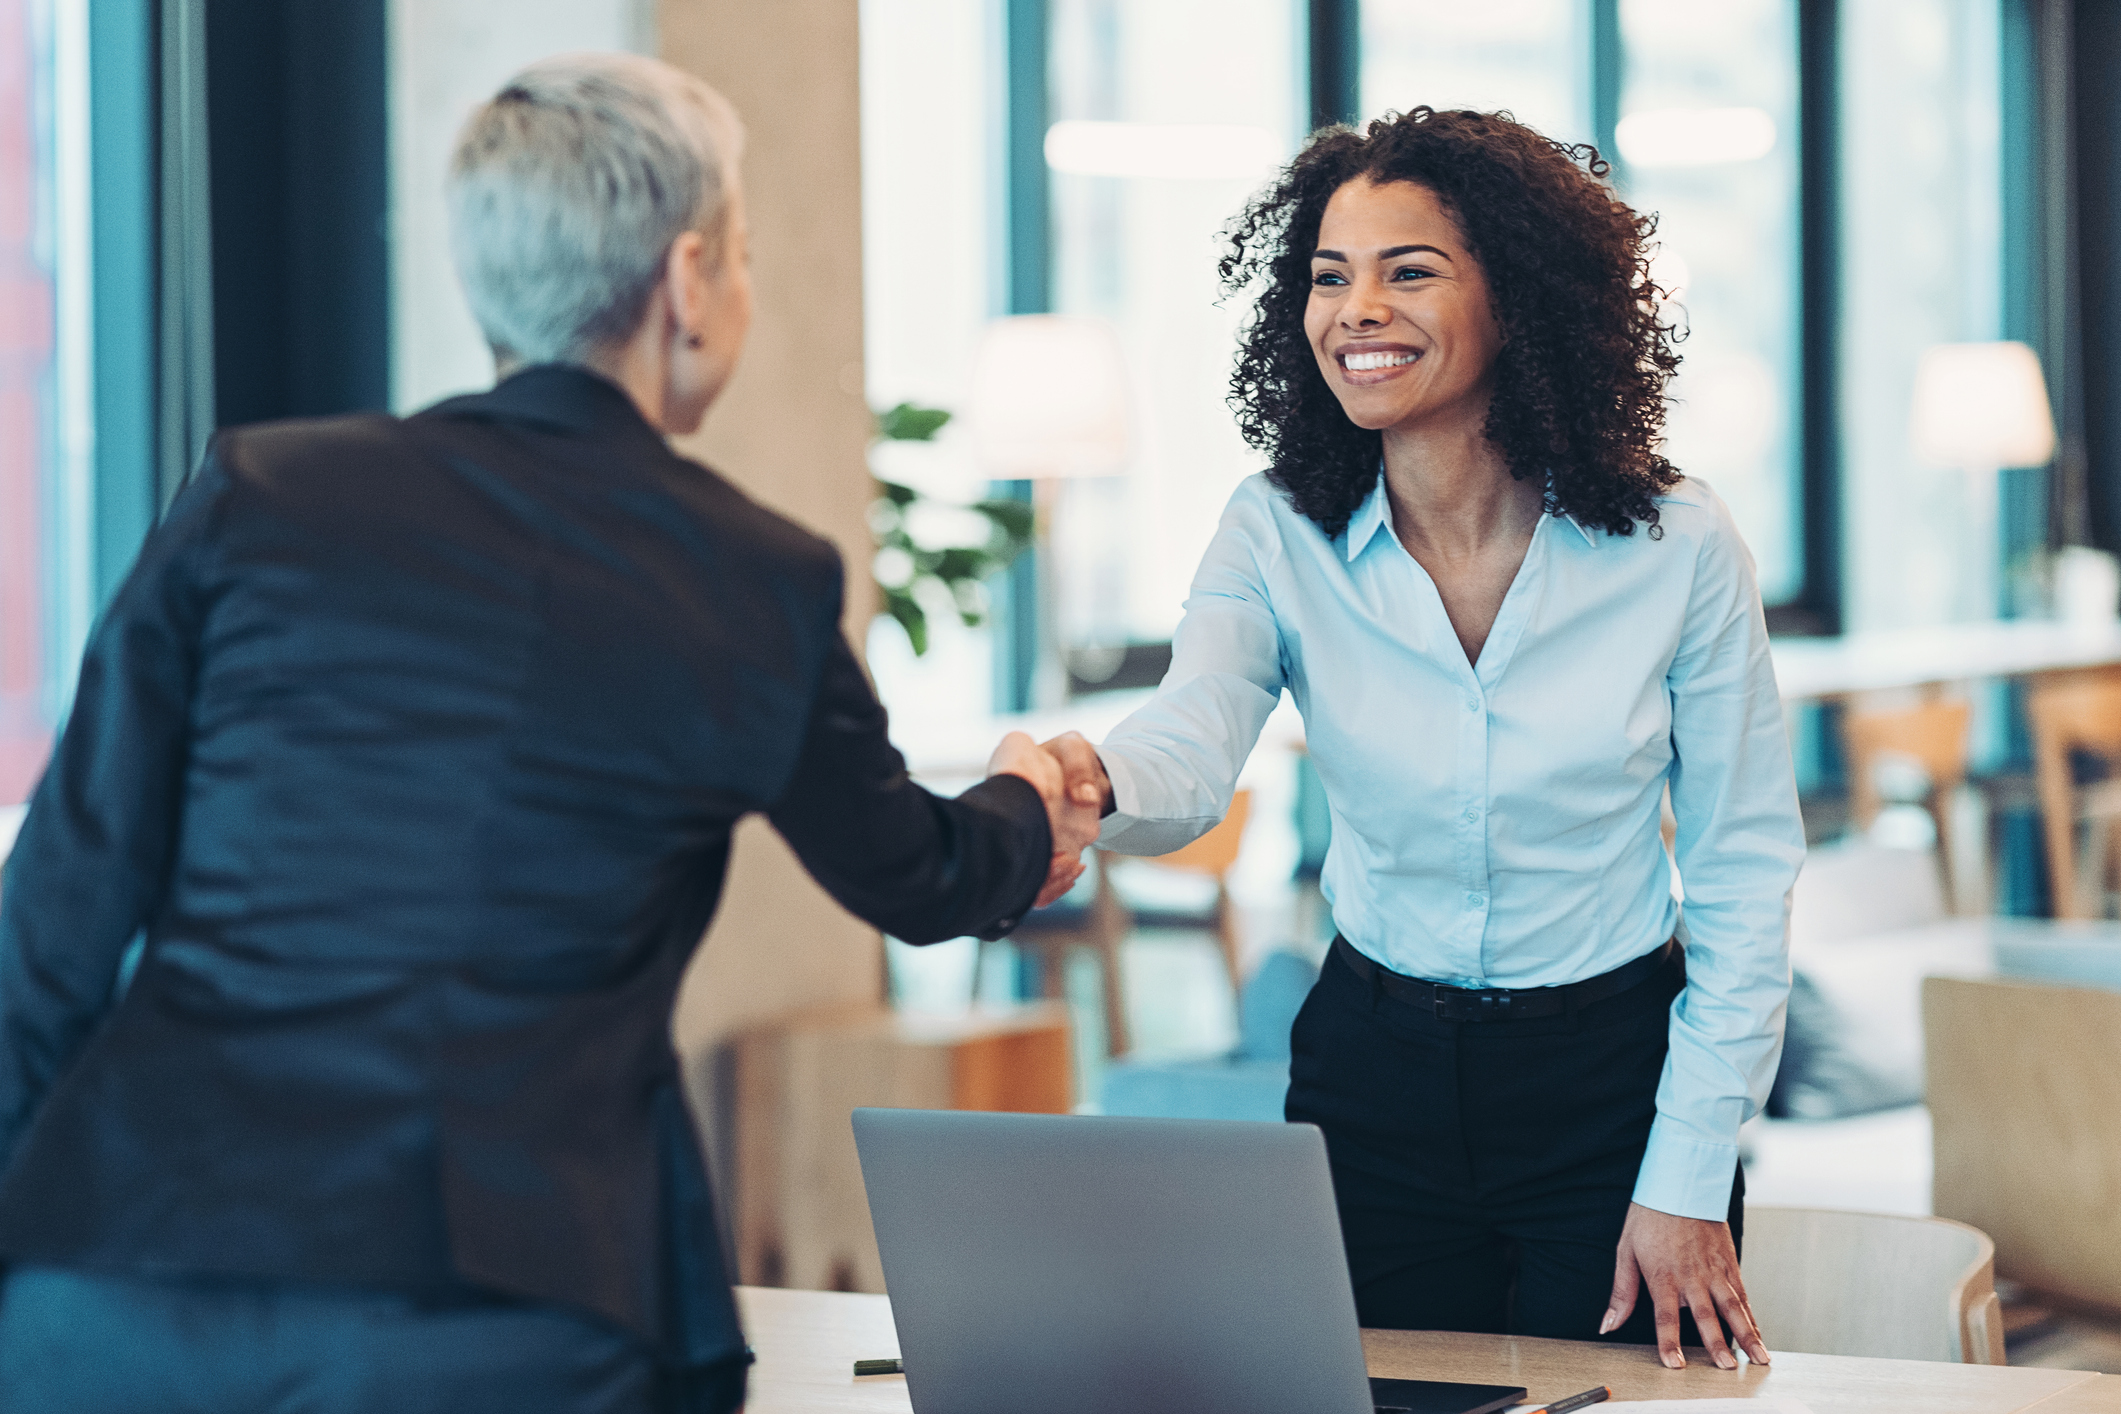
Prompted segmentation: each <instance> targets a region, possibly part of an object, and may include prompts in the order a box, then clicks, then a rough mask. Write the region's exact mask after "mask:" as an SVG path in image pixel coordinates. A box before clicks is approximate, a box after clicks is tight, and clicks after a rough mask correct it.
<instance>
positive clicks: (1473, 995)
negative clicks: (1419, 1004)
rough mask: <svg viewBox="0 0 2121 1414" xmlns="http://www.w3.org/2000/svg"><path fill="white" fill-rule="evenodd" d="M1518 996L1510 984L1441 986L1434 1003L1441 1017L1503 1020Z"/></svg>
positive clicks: (1455, 1019) (1443, 1018)
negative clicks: (1482, 987)
mask: <svg viewBox="0 0 2121 1414" xmlns="http://www.w3.org/2000/svg"><path fill="white" fill-rule="evenodd" d="M1513 1000H1514V997H1513V996H1512V994H1511V993H1510V991H1509V989H1507V988H1491V989H1484V990H1481V991H1477V992H1476V991H1472V990H1470V989H1468V988H1464V987H1437V988H1436V989H1435V994H1434V996H1432V997H1431V999H1430V1006H1431V1008H1432V1009H1433V1010H1434V1011H1435V1013H1436V1019H1437V1020H1438V1021H1501V1020H1504V1019H1506V1018H1507V1017H1508V1016H1509V1014H1510V1003H1511V1002H1512V1001H1513Z"/></svg>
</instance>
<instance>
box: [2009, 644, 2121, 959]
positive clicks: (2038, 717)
mask: <svg viewBox="0 0 2121 1414" xmlns="http://www.w3.org/2000/svg"><path fill="white" fill-rule="evenodd" d="M2026 715H2027V716H2028V717H2029V718H2031V720H2032V728H2033V764H2034V774H2035V779H2036V780H2037V782H2038V784H2039V788H2040V814H2041V817H2042V820H2043V821H2044V823H2045V826H2046V834H2047V876H2048V889H2049V892H2050V894H2052V896H2053V898H2052V902H2053V904H2054V911H2055V916H2056V917H2057V918H2089V917H2092V916H2093V915H2094V913H2095V912H2096V910H2094V909H2093V908H2091V907H2090V906H2089V905H2088V904H2087V902H2086V900H2085V893H2086V890H2085V889H2084V888H2083V887H2082V886H2081V885H2080V884H2079V882H2078V879H2077V820H2078V816H2079V810H2078V799H2077V788H2076V782H2075V780H2074V779H2073V778H2072V775H2071V771H2070V756H2071V754H2072V753H2073V752H2077V751H2088V752H2092V753H2094V754H2096V755H2099V756H2104V757H2107V758H2108V759H2109V760H2113V761H2115V762H2117V763H2121V674H2117V673H2113V672H2101V673H2094V674H2084V675H2079V676H2071V677H2065V678H2059V679H2055V680H2053V681H2048V682H2043V683H2041V684H2040V685H2039V686H2037V687H2035V688H2034V689H2033V691H2032V693H2031V695H2030V697H2028V699H2027V701H2026Z"/></svg>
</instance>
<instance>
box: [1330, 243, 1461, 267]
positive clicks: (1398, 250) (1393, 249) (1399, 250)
mask: <svg viewBox="0 0 2121 1414" xmlns="http://www.w3.org/2000/svg"><path fill="white" fill-rule="evenodd" d="M1417 250H1425V251H1427V252H1428V253H1429V254H1431V255H1434V256H1438V257H1440V258H1442V259H1444V260H1449V259H1450V258H1451V257H1450V255H1449V254H1448V253H1446V252H1444V251H1441V250H1438V249H1437V248H1436V247H1435V246H1432V245H1395V246H1388V247H1386V248H1385V249H1384V250H1381V251H1379V252H1377V258H1378V259H1379V260H1390V259H1392V258H1393V257H1394V256H1398V255H1412V254H1413V253H1414V252H1415V251H1417ZM1311 258H1312V259H1313V260H1338V261H1340V262H1341V263H1342V264H1346V263H1347V260H1348V257H1347V256H1345V255H1343V254H1341V253H1340V252H1339V251H1337V250H1314V251H1312V252H1311Z"/></svg>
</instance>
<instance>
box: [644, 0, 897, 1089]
mask: <svg viewBox="0 0 2121 1414" xmlns="http://www.w3.org/2000/svg"><path fill="white" fill-rule="evenodd" d="M856 17H857V6H856V0H771V3H765V0H661V6H660V12H659V17H658V18H659V21H660V26H661V31H660V33H661V39H660V44H661V53H662V56H663V57H664V58H665V59H667V60H669V61H670V62H671V63H673V64H677V65H679V66H680V67H682V68H685V69H689V70H690V71H692V72H693V73H696V74H698V75H700V76H701V77H702V78H704V79H706V80H707V81H708V82H709V83H712V84H714V85H715V86H716V87H717V88H719V89H721V91H722V92H723V93H725V94H727V95H728V96H729V99H730V101H731V102H733V103H735V104H736V106H737V109H738V110H739V111H740V112H741V113H742V114H743V115H744V122H745V125H746V127H747V128H748V129H749V140H748V145H747V147H746V150H745V156H744V186H745V196H746V200H747V203H748V206H749V209H750V219H751V260H752V276H753V281H754V284H755V285H756V288H757V291H758V316H757V320H756V322H755V324H754V325H753V329H752V334H751V343H750V346H749V348H748V349H747V350H746V352H745V355H744V362H743V364H742V366H741V368H740V369H739V370H738V372H737V376H736V378H735V379H734V380H733V381H732V382H731V383H730V386H729V389H728V391H727V392H726V393H725V394H724V395H723V397H722V399H721V401H720V402H719V403H718V404H717V405H716V406H715V409H714V411H713V412H712V413H711V414H710V415H709V417H708V420H707V425H706V426H705V427H704V428H703V429H702V430H701V432H700V434H699V435H698V436H696V437H693V438H689V439H685V440H684V441H682V442H681V443H680V446H681V447H682V448H683V450H684V451H686V452H687V453H688V454H690V455H693V456H697V457H699V458H701V459H702V460H704V461H706V462H708V463H709V464H710V465H712V466H714V467H715V468H716V469H717V470H719V471H721V472H722V473H723V474H725V475H727V476H728V477H730V478H731V479H732V480H734V481H735V482H736V483H737V484H738V485H740V486H742V487H743V488H744V489H745V490H746V491H748V492H749V493H750V494H751V495H753V496H755V497H757V498H758V499H759V500H761V501H763V502H765V503H766V504H767V505H770V506H772V507H774V508H775V509H777V510H779V511H782V512H784V513H785V514H787V515H790V516H793V517H794V518H795V519H796V520H798V521H800V522H802V523H803V524H804V525H806V526H809V527H810V528H812V529H813V530H816V531H818V532H819V533H821V534H823V535H826V536H828V537H830V538H831V539H832V540H833V541H834V542H835V543H837V544H838V545H839V547H840V552H841V554H842V555H843V556H844V557H845V558H846V562H847V566H848V580H849V596H848V597H849V606H848V607H849V613H848V621H849V623H850V624H853V625H862V624H866V622H867V620H868V618H869V616H870V614H871V612H872V603H873V601H872V598H871V593H873V591H870V590H869V589H868V585H869V579H868V574H867V567H868V564H869V559H870V555H871V553H872V544H871V541H870V537H869V530H868V526H867V523H866V520H865V515H866V512H867V508H868V504H869V500H870V497H871V494H872V492H871V489H870V480H869V472H868V468H867V465H866V461H865V450H866V447H867V444H868V439H869V430H870V429H869V413H868V409H867V407H866V406H865V404H864V402H863V399H862V281H861V271H862V258H861V251H862V247H861V126H860V93H859V89H858V75H859V65H858V60H859V49H858V45H857V29H856ZM856 641H857V642H859V641H860V637H859V635H857V638H856ZM882 975H883V960H882V943H881V941H880V940H879V938H878V937H877V934H876V932H875V930H874V929H872V928H870V927H868V926H867V925H865V924H863V923H862V922H860V921H859V920H857V919H855V918H853V917H851V916H849V915H848V914H847V913H845V912H843V911H842V910H841V909H840V908H839V907H838V905H836V904H834V903H833V902H832V901H831V899H829V898H828V897H826V896H825V894H824V893H823V891H822V890H820V889H819V888H818V887H817V886H816V885H815V884H813V883H812V882H811V881H810V879H809V878H808V876H807V875H805V874H804V873H803V871H802V868H801V866H800V865H798V864H797V863H796V861H795V858H794V856H793V855H792V854H791V853H790V852H789V851H788V849H787V847H786V846H784V845H783V844H782V843H781V841H780V839H779V837H778V836H777V835H775V834H774V833H773V832H772V831H771V830H770V829H768V828H766V827H765V826H764V825H763V824H761V823H760V822H758V821H752V822H750V823H749V824H748V825H747V826H746V828H745V830H744V831H743V832H742V833H741V834H740V835H739V840H738V848H737V853H736V860H735V864H734V868H733V870H732V873H731V878H730V881H729V889H728V893H727V895H726V896H725V897H724V899H723V902H722V910H721V913H720V915H719V917H718V918H717V919H716V921H715V924H714V927H713V929H712V930H711V931H710V933H709V934H708V939H707V945H706V947H705V948H703V949H702V950H701V954H700V957H699V958H698V960H697V961H696V962H695V963H694V965H693V969H692V974H691V976H690V977H688V978H687V980H686V985H685V990H684V992H683V993H682V994H681V996H680V997H679V1000H678V1012H677V1020H676V1036H677V1042H678V1047H679V1050H680V1052H681V1053H682V1054H684V1055H685V1056H686V1057H687V1058H688V1061H689V1062H691V1068H692V1070H693V1072H694V1075H693V1078H694V1082H695V1085H696V1086H697V1087H704V1086H705V1085H707V1084H708V1083H709V1082H708V1077H707V1065H706V1061H707V1059H708V1057H709V1055H710V1053H711V1051H712V1049H713V1047H714V1046H715V1044H716V1043H718V1042H719V1041H720V1040H722V1039H723V1038H725V1037H727V1036H728V1035H729V1034H730V1033H731V1032H733V1031H735V1030H737V1029H740V1028H741V1027H743V1026H745V1025H747V1024H749V1023H752V1022H755V1021H758V1020H761V1019H764V1018H767V1017H771V1016H777V1015H782V1014H785V1013H787V1012H790V1011H794V1010H797V1009H799V1008H803V1007H808V1006H814V1005H821V1004H828V1003H834V1002H846V1001H862V1000H871V999H875V998H877V997H878V996H879V995H880V993H881V990H882ZM695 1095H696V1097H698V1098H700V1099H703V1100H705V1099H707V1098H708V1096H707V1094H706V1092H705V1090H704V1089H699V1088H696V1090H695Z"/></svg>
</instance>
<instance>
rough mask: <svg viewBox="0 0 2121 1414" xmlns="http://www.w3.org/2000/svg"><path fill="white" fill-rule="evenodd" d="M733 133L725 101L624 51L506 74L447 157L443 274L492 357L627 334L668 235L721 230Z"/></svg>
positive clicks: (546, 354) (552, 356)
mask: <svg viewBox="0 0 2121 1414" xmlns="http://www.w3.org/2000/svg"><path fill="white" fill-rule="evenodd" d="M743 140H744V129H743V124H742V122H741V121H740V120H739V119H738V118H737V115H736V110H735V109H734V108H732V107H730V105H729V100H728V99H726V98H724V97H722V95H721V94H719V93H717V92H715V91H714V89H713V88H711V87H709V86H708V85H707V84H706V83H704V82H702V81H701V80H699V79H697V78H695V77H693V76H692V75H691V74H688V73H685V72H683V71H682V70H679V69H674V68H672V67H671V66H670V65H668V64H664V63H659V62H657V61H656V60H654V59H647V58H643V57H641V56H639V55H636V54H571V55H567V56H564V57H561V58H557V59H547V60H545V61H544V62H542V63H538V64H533V65H532V66H531V67H529V68H527V69H525V70H524V71H523V72H522V73H520V74H517V75H516V76H515V77H514V78H513V79H510V80H509V81H508V83H507V85H506V86H504V87H503V88H502V89H501V91H500V92H499V93H498V94H496V95H494V97H493V99H492V101H491V102H489V103H487V104H486V105H485V106H484V107H482V108H480V109H479V111H478V112H476V113H474V114H473V115H472V117H471V121H470V122H468V123H466V124H465V126H464V132H463V134H462V136H460V137H459V138H458V139H457V147H456V154H455V156H454V158H453V159H452V160H451V162H450V169H449V216H450V245H451V249H452V252H453V253H454V255H455V257H456V265H457V276H458V278H459V279H461V280H462V281H463V283H464V294H465V296H466V298H467V299H468V300H469V301H470V303H471V312H472V316H473V317H474V318H476V319H477V320H478V321H479V327H480V328H481V329H482V330H484V331H485V334H486V340H487V342H488V343H489V344H491V345H492V346H493V350H494V354H495V356H496V357H497V358H498V359H500V360H502V361H503V362H507V363H577V362H581V361H582V360H583V359H584V357H585V356H586V355H588V354H590V353H592V352H594V351H596V350H597V349H600V348H604V347H608V346H610V345H611V344H614V343H617V342H619V341H622V340H624V339H625V338H626V337H627V336H629V335H630V334H632V333H633V331H634V330H635V329H636V328H637V327H638V326H639V324H640V320H641V316H642V313H643V311H644V310H645V309H646V307H647V304H648V297H649V295H650V294H651V293H652V292H653V290H654V288H655V284H656V281H657V280H659V279H660V278H661V277H662V273H663V262H664V260H665V258H666V257H667V256H668V255H669V252H670V245H671V242H673V241H675V240H676V239H677V238H678V237H679V236H681V235H683V234H685V233H686V232H687V231H699V232H701V233H703V234H705V235H707V236H708V237H709V238H710V240H714V241H719V240H720V239H721V238H722V237H723V236H724V235H725V234H726V233H725V231H724V227H725V225H726V224H727V218H728V210H729V193H730V191H731V189H732V188H733V187H734V186H735V183H736V164H737V158H738V156H739V155H740V153H741V151H742V147H743Z"/></svg>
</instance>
